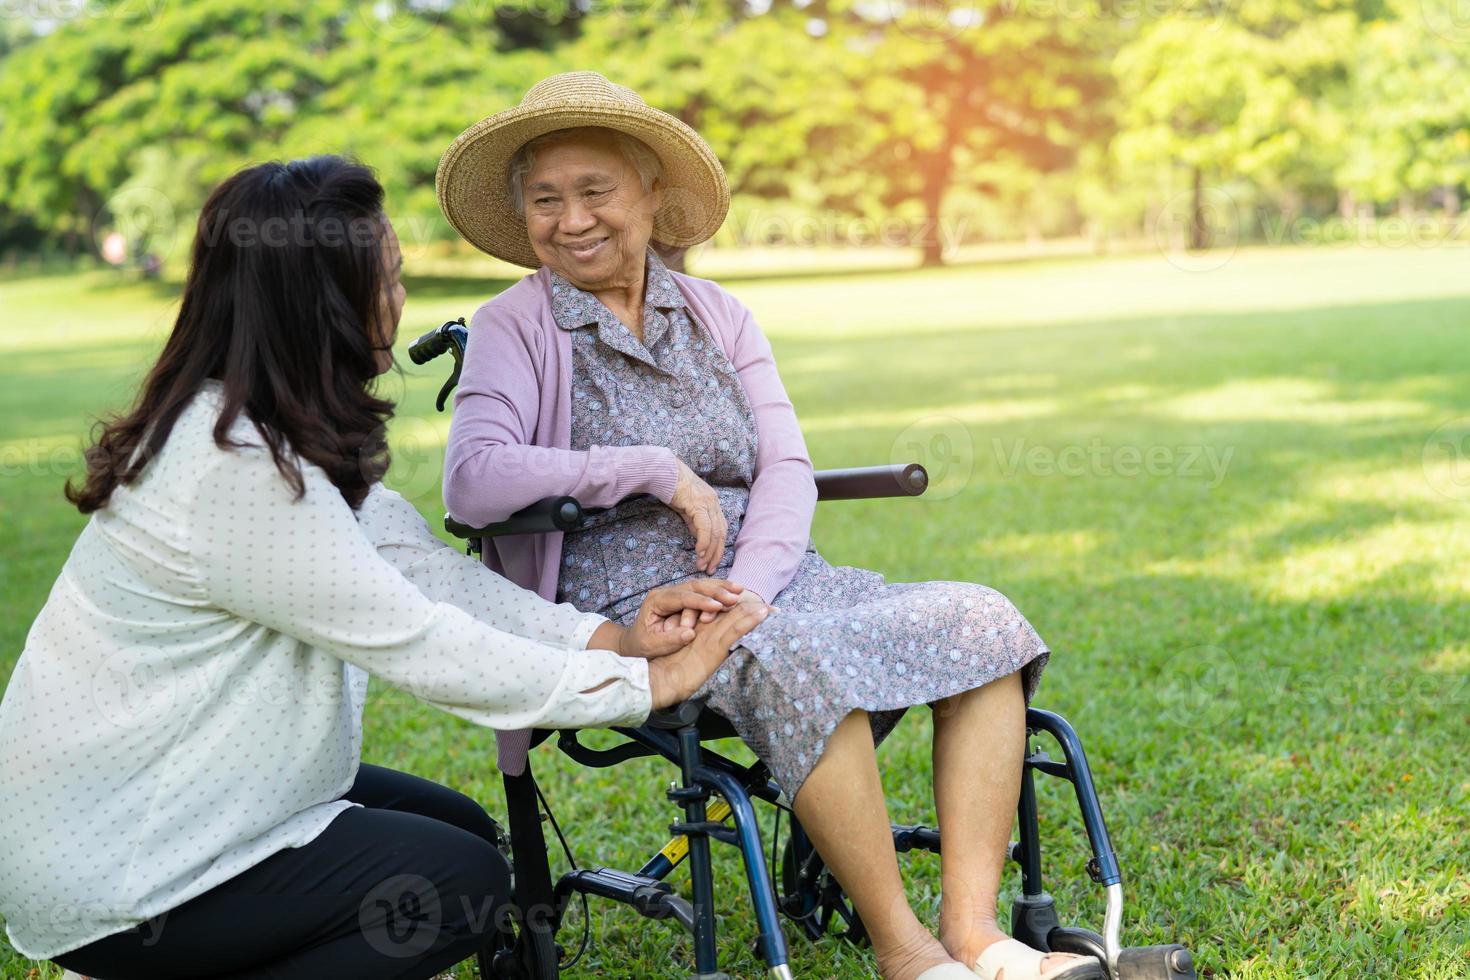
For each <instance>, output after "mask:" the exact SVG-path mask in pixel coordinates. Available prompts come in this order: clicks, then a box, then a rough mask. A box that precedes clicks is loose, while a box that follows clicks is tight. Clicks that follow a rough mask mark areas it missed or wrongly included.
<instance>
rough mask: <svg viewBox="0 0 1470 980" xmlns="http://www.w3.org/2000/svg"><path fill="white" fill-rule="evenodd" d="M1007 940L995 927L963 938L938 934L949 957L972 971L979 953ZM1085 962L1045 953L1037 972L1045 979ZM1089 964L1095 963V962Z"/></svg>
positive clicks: (1080, 958)
mask: <svg viewBox="0 0 1470 980" xmlns="http://www.w3.org/2000/svg"><path fill="white" fill-rule="evenodd" d="M1009 938H1010V937H1009V936H1007V935H1006V934H1005V933H1003V932H1001V931H1000V929H998V928H995V927H991V928H989V929H974V930H971V931H970V932H969V933H968V934H967V935H964V936H957V935H954V934H953V933H946V932H945V930H944V929H942V928H941V929H940V933H939V939H940V942H941V943H942V944H943V946H944V949H945V950H946V951H947V952H948V953H949V955H950V956H952V957H954V958H955V959H956V960H959V961H960V962H961V963H963V964H964V965H965V966H967V967H970V968H972V969H973V968H974V966H975V963H976V962H977V961H978V960H979V959H980V954H981V953H983V952H985V950H986V949H988V948H989V947H990V946H992V945H994V944H995V943H998V942H1001V941H1002V940H1005V939H1009ZM1086 962H1089V958H1088V957H1083V956H1077V955H1076V954H1074V953H1047V954H1046V956H1045V958H1044V959H1042V961H1041V963H1040V969H1039V972H1040V973H1041V975H1042V976H1043V977H1045V976H1048V975H1050V974H1052V973H1053V972H1054V971H1062V970H1063V969H1064V968H1065V967H1068V966H1074V965H1077V964H1082V963H1086ZM1091 962H1094V963H1095V962H1096V961H1091ZM997 980H1006V977H1005V973H1004V972H1001V974H1000V975H999V977H998V978H997Z"/></svg>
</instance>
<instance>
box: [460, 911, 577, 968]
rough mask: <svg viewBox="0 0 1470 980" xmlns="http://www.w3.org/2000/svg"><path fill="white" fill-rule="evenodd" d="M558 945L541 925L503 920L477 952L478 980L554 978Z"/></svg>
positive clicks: (559, 949) (559, 953)
mask: <svg viewBox="0 0 1470 980" xmlns="http://www.w3.org/2000/svg"><path fill="white" fill-rule="evenodd" d="M560 961H561V948H560V947H559V946H557V945H556V940H555V939H553V938H552V936H551V932H550V930H549V929H547V928H546V927H545V926H543V927H542V928H540V929H528V928H526V926H525V923H524V922H521V921H519V920H517V921H516V922H515V923H514V924H510V923H507V924H506V925H504V926H503V927H502V928H501V929H500V930H498V931H497V932H496V934H495V938H494V939H493V940H491V942H490V944H489V945H487V946H486V948H485V949H484V950H482V951H481V952H480V955H479V966H480V977H481V980H557V978H558V977H559V976H560V975H561V967H560Z"/></svg>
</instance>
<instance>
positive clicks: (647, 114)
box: [434, 100, 730, 269]
mask: <svg viewBox="0 0 1470 980" xmlns="http://www.w3.org/2000/svg"><path fill="white" fill-rule="evenodd" d="M579 126H602V127H605V128H607V129H615V130H617V131H618V132H622V133H627V134H628V135H629V136H635V137H637V138H638V139H640V140H642V141H643V142H644V143H646V144H648V146H649V148H650V149H652V150H653V152H654V153H656V154H657V155H658V158H659V161H660V163H661V164H662V165H663V171H664V173H663V179H662V182H661V185H662V187H663V203H662V204H661V205H660V206H659V209H658V212H657V213H656V214H655V215H654V219H653V239H654V240H655V241H658V242H660V243H662V244H665V245H672V246H675V247H688V246H691V245H698V244H699V243H700V242H704V241H708V240H709V239H710V238H711V237H713V236H714V234H715V232H716V231H718V230H719V228H720V225H721V224H722V223H723V222H724V220H725V215H726V213H728V211H729V210H730V189H729V185H728V183H727V182H726V180H725V170H724V168H723V167H721V166H720V161H719V158H718V157H716V156H715V153H714V151H713V150H712V149H710V147H709V144H708V143H706V142H705V141H704V139H703V138H701V137H700V135H699V134H698V133H696V132H695V131H694V130H693V129H691V128H690V127H689V126H688V125H686V124H685V123H683V122H682V121H680V120H679V119H677V118H675V117H674V116H671V115H669V114H668V113H666V112H662V111H660V110H658V109H654V108H652V107H651V106H639V107H636V108H634V107H630V106H628V105H627V104H613V103H609V102H606V101H597V102H589V101H586V100H578V101H576V102H567V103H565V104H551V105H547V104H545V103H542V104H539V105H533V106H516V107H515V108H511V109H507V110H505V111H504V112H499V113H496V114H495V115H493V116H489V117H487V118H485V119H482V120H480V121H479V122H477V123H475V125H473V126H471V127H470V128H469V129H466V130H465V131H464V132H463V133H460V134H459V136H458V137H457V138H456V139H455V141H454V142H453V143H451V144H450V146H449V149H447V150H445V151H444V156H443V157H442V158H440V160H439V170H438V172H437V173H436V174H435V177H434V189H435V192H436V193H437V195H438V198H439V207H440V209H441V210H442V211H443V212H444V216H445V217H446V218H448V219H449V223H450V224H451V225H453V226H454V229H455V230H456V231H458V232H459V233H460V234H461V235H462V236H464V239H465V240H466V241H467V242H469V243H470V244H471V245H473V246H475V247H476V248H478V249H480V250H481V251H482V252H486V253H488V254H490V255H493V256H495V257H496V258H498V259H504V260H505V261H507V262H513V263H515V264H516V265H520V266H525V267H527V268H531V269H535V268H539V267H540V265H541V260H540V259H538V258H537V257H536V252H535V250H534V249H532V247H531V239H530V238H529V237H528V236H527V234H526V219H525V218H523V217H522V216H521V215H519V214H517V213H516V210H515V208H514V207H513V206H512V204H511V198H510V188H509V187H508V186H507V184H506V174H507V172H508V169H509V165H510V159H511V157H512V156H514V155H515V152H516V151H517V150H518V149H520V148H521V147H522V146H524V145H525V144H526V143H527V142H529V141H530V140H533V139H535V138H536V137H537V136H541V135H543V134H545V133H550V132H553V131H555V130H558V129H570V128H573V127H579Z"/></svg>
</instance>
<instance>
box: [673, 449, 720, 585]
mask: <svg viewBox="0 0 1470 980" xmlns="http://www.w3.org/2000/svg"><path fill="white" fill-rule="evenodd" d="M669 506H670V507H672V508H673V509H674V510H675V511H676V512H677V513H678V514H679V516H680V517H682V518H684V523H685V524H687V525H689V532H690V533H691V534H693V535H694V555H695V557H696V558H697V559H698V560H699V570H700V571H702V572H706V573H708V574H710V575H713V574H714V571H715V569H716V568H719V567H720V559H722V558H724V557H725V535H726V534H727V533H728V532H729V530H730V525H729V522H728V521H726V520H725V512H724V511H723V510H721V509H720V498H719V496H718V495H717V494H716V493H715V492H714V490H713V489H712V488H711V487H710V485H709V484H708V483H705V482H704V480H702V479H700V477H699V474H698V473H695V472H694V471H693V470H691V469H690V468H689V467H688V466H687V465H686V464H685V463H684V461H683V460H682V459H681V460H680V461H679V482H678V484H677V485H675V487H674V497H673V499H672V500H670V501H669Z"/></svg>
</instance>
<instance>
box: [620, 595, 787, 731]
mask: <svg viewBox="0 0 1470 980" xmlns="http://www.w3.org/2000/svg"><path fill="white" fill-rule="evenodd" d="M769 611H770V608H769V607H768V606H766V605H765V604H764V603H761V604H759V605H757V604H755V603H745V602H742V603H738V604H736V606H735V608H733V609H731V610H730V611H729V612H723V613H720V614H719V615H718V616H717V617H715V621H714V622H712V623H708V624H706V625H704V626H701V627H700V628H699V631H698V635H697V636H695V638H694V640H693V642H691V643H689V644H688V645H686V646H684V647H683V648H682V649H680V650H679V651H678V652H677V653H675V654H673V655H672V656H668V657H660V658H659V659H657V660H652V661H649V664H648V688H649V692H650V693H651V694H652V695H653V707H654V710H655V711H657V710H659V709H661V708H667V707H669V706H670V705H675V704H678V703H679V702H680V701H683V700H685V699H686V698H688V697H689V696H690V695H692V694H693V693H694V692H695V691H697V690H699V686H700V685H701V684H703V683H704V682H705V681H706V680H708V679H709V676H710V675H711V674H713V673H714V672H715V671H716V670H718V669H719V667H720V664H722V663H724V662H725V658H726V657H728V656H729V655H730V648H731V647H733V646H734V645H735V644H736V643H738V642H740V639H741V637H743V636H745V634H747V633H749V632H750V631H751V630H753V629H755V628H756V627H757V626H759V625H760V624H761V623H762V622H764V621H765V618H766V615H767V613H768V612H769Z"/></svg>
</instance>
